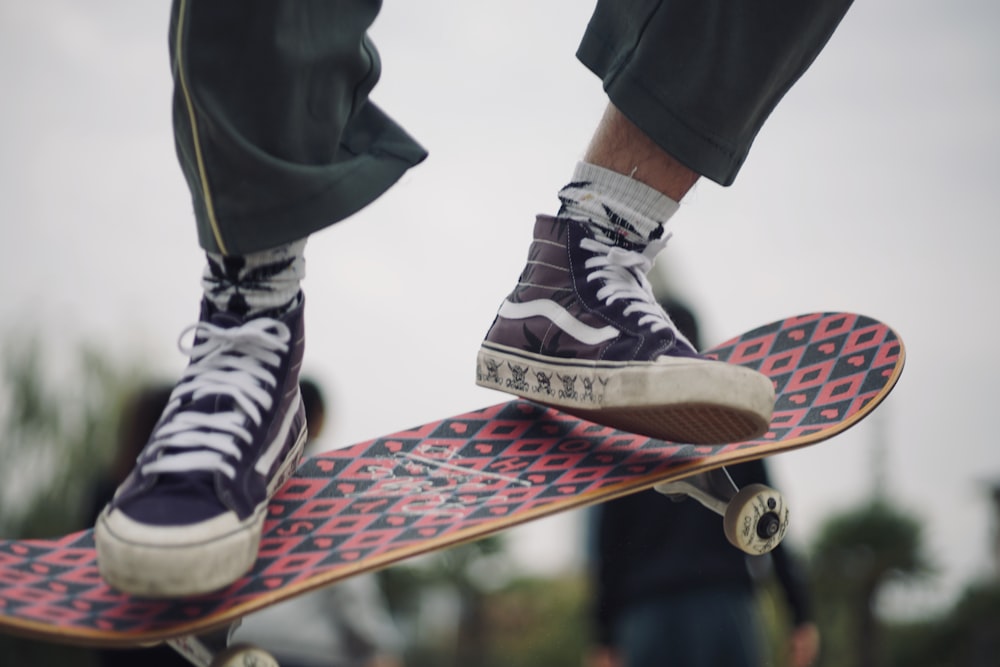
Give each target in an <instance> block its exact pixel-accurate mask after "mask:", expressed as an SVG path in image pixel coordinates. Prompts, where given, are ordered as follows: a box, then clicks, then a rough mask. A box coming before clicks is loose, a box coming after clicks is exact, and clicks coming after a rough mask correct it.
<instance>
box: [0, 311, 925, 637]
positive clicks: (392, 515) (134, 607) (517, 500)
mask: <svg viewBox="0 0 1000 667" xmlns="http://www.w3.org/2000/svg"><path fill="white" fill-rule="evenodd" d="M708 353H709V354H712V355H714V356H715V357H717V358H718V359H720V360H723V361H727V362H730V363H736V364H743V365H747V366H750V367H752V368H755V369H757V370H759V371H760V372H762V373H764V374H766V375H768V376H769V377H771V378H772V380H773V381H774V383H775V387H776V394H777V401H776V405H775V410H774V417H773V420H772V422H771V429H770V430H769V431H768V432H767V433H766V434H765V435H764V436H762V437H760V438H758V439H755V440H751V441H747V442H742V443H735V444H729V445H718V446H714V445H712V446H705V445H699V446H695V445H687V444H682V443H671V442H663V441H658V440H653V439H650V438H646V437H642V436H637V435H633V434H630V433H624V432H621V431H617V430H615V429H612V428H608V427H604V426H599V425H596V424H593V423H590V422H587V421H584V420H581V419H579V418H576V417H572V416H569V415H566V414H564V413H561V412H558V411H556V410H553V409H550V408H546V407H544V406H541V405H538V404H535V403H530V402H527V401H523V400H512V401H509V402H506V403H501V404H499V405H494V406H492V407H487V408H484V409H482V410H477V411H474V412H469V413H467V414H462V415H458V416H455V417H449V418H447V419H443V420H440V421H436V422H432V423H429V424H424V425H422V426H418V427H416V428H413V429H410V430H406V431H401V432H399V433H395V434H393V435H387V436H384V437H380V438H376V439H374V440H370V441H368V442H364V443H360V444H358V445H355V446H352V447H349V448H346V449H340V450H335V451H330V452H325V453H323V454H320V455H317V456H315V457H313V458H310V459H308V460H306V461H304V462H303V463H302V465H301V466H300V468H299V470H298V471H297V472H296V474H295V475H294V476H293V477H292V478H291V479H290V480H289V481H288V482H287V483H286V484H285V485H284V486H283V487H282V489H281V490H280V491H279V492H278V494H277V495H276V497H275V498H274V499H273V500H272V502H271V504H270V507H269V519H268V521H267V523H266V525H265V528H264V535H263V539H262V542H261V548H260V556H259V558H258V560H257V563H256V565H255V566H254V568H253V569H252V571H251V572H250V573H248V574H247V575H246V576H244V577H243V578H241V579H240V580H239V581H237V582H235V583H234V584H232V585H231V586H229V587H228V588H226V589H224V590H222V591H219V592H217V593H213V594H210V595H203V596H199V597H193V598H185V599H179V600H151V599H141V598H136V597H130V596H128V595H124V594H122V593H119V592H117V591H115V590H113V589H111V588H109V587H108V586H107V585H106V584H105V583H104V582H103V581H102V580H101V578H100V576H99V575H98V571H97V565H96V560H95V553H94V543H93V537H92V533H91V531H90V530H86V531H82V532H77V533H74V534H71V535H67V536H65V537H62V538H58V539H50V540H23V541H22V540H0V632H4V633H10V634H18V635H26V636H31V637H35V638H40V639H45V640H50V641H57V642H63V643H71V644H80V645H100V646H130V645H138V644H148V643H155V642H159V641H163V640H167V639H172V638H178V637H184V636H187V635H193V634H198V633H204V632H206V631H208V630H212V629H217V628H220V627H223V626H225V625H227V624H229V623H231V622H233V621H235V620H238V619H239V618H241V617H243V616H245V615H247V614H250V613H252V612H254V611H257V610H259V609H262V608H264V607H267V606H269V605H272V604H275V603H277V602H279V601H281V600H283V599H287V598H290V597H294V596H296V595H299V594H301V593H304V592H306V591H308V590H312V589H314V588H318V587H321V586H325V585H328V584H331V583H333V582H335V581H337V580H340V579H344V578H347V577H350V576H352V575H355V574H359V573H361V572H366V571H371V570H376V569H380V568H382V567H385V566H388V565H390V564H392V563H394V562H396V561H399V560H401V559H404V558H407V557H410V556H414V555H417V554H421V553H426V552H430V551H435V550H438V549H443V548H445V547H449V546H452V545H455V544H458V543H462V542H466V541H469V540H474V539H477V538H480V537H483V536H486V535H489V534H491V533H495V532H498V531H501V530H503V529H505V528H509V527H511V526H514V525H516V524H521V523H524V522H527V521H531V520H533V519H536V518H539V517H543V516H548V515H551V514H555V513H557V512H561V511H565V510H568V509H572V508H578V507H583V506H586V505H591V504H594V503H598V502H601V501H605V500H609V499H612V498H615V497H618V496H622V495H626V494H629V493H633V492H636V491H639V490H642V489H646V488H650V487H652V486H654V485H658V484H662V483H663V482H665V481H674V480H678V479H682V478H686V477H689V476H691V475H695V474H696V473H701V472H704V471H707V470H710V469H715V468H719V467H721V466H724V465H727V464H732V463H738V462H741V461H745V460H750V459H756V458H761V457H765V456H770V455H773V454H776V453H779V452H783V451H787V450H791V449H794V448H798V447H802V446H805V445H810V444H813V443H816V442H820V441H822V440H826V439H828V438H830V437H832V436H834V435H836V434H837V433H840V432H842V431H843V430H845V429H847V428H848V427H850V426H851V425H853V424H855V423H857V422H858V421H860V420H861V419H863V418H864V417H865V416H866V415H867V414H868V413H869V412H871V410H873V409H874V408H875V406H876V405H878V404H879V403H880V402H881V401H882V400H883V399H884V398H885V396H886V395H887V394H888V393H889V391H890V390H891V389H892V387H893V386H894V385H895V383H896V381H897V379H898V378H899V375H900V373H901V372H902V368H903V360H904V356H905V354H904V348H903V344H902V342H901V341H900V339H899V338H898V336H897V335H896V333H895V332H894V331H893V330H892V329H891V328H889V327H888V326H886V325H885V324H882V323H881V322H878V321H876V320H874V319H871V318H868V317H864V316H861V315H856V314H850V313H813V314H807V315H802V316H798V317H792V318H788V319H785V320H781V321H777V322H773V323H771V324H768V325H766V326H763V327H760V328H757V329H754V330H753V331H750V332H748V333H746V334H743V335H742V336H739V337H737V338H735V339H732V340H730V341H728V342H726V343H723V344H722V345H720V346H718V347H716V348H714V349H712V350H709V351H708ZM706 520H711V517H710V515H708V514H706Z"/></svg>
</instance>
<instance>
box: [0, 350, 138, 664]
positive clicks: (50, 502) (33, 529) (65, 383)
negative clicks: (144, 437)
mask: <svg viewBox="0 0 1000 667" xmlns="http://www.w3.org/2000/svg"><path fill="white" fill-rule="evenodd" d="M40 341H41V338H40V337H39V336H36V335H23V334H17V335H10V336H7V337H6V338H5V341H4V344H3V346H2V348H0V537H4V538H24V539H30V538H43V537H55V536H59V535H65V534H67V533H70V532H72V531H75V530H79V529H81V528H84V527H85V526H84V525H83V522H84V515H85V513H86V512H87V509H88V507H89V504H90V503H89V495H90V493H91V489H92V485H93V483H94V480H95V479H96V476H97V475H98V474H99V472H100V471H101V470H102V469H103V467H104V466H106V465H107V464H108V462H109V461H110V460H111V458H112V457H113V455H114V450H115V447H116V445H117V438H116V435H117V427H118V413H119V409H120V406H121V404H122V401H123V399H124V397H125V396H126V395H127V393H128V392H129V391H130V390H131V388H132V387H133V386H135V385H136V383H137V382H138V381H139V373H137V372H136V371H135V368H136V367H137V366H136V365H133V364H125V363H122V362H120V361H118V360H115V361H112V359H111V357H109V356H106V355H105V354H104V353H102V352H99V351H98V350H97V348H96V347H93V346H88V345H83V346H81V347H80V348H79V349H78V351H77V352H76V354H75V356H74V357H73V358H72V361H71V362H70V364H69V365H68V367H67V368H62V369H54V368H53V367H52V366H53V364H51V363H48V362H47V360H48V359H49V358H50V357H49V355H47V354H46V350H45V349H44V346H43V344H42V343H41V342H40ZM89 661H90V654H89V652H86V651H83V650H80V649H75V648H73V647H67V646H55V645H50V644H43V643H40V642H34V641H28V640H25V639H20V638H15V637H8V636H3V635H0V665H55V664H73V665H87V664H90V662H89Z"/></svg>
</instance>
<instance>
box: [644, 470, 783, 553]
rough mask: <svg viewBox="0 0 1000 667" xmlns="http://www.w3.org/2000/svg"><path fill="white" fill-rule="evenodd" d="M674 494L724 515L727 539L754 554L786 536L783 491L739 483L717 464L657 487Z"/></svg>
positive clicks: (773, 546)
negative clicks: (739, 485) (690, 499)
mask: <svg viewBox="0 0 1000 667" xmlns="http://www.w3.org/2000/svg"><path fill="white" fill-rule="evenodd" d="M653 488H654V489H656V490H657V491H658V492H660V493H662V494H663V495H665V496H668V497H670V498H683V497H689V498H694V499H695V500H697V501H698V502H699V503H701V504H702V505H704V506H705V507H707V508H708V509H710V510H712V511H713V512H715V513H716V514H719V515H720V516H722V527H723V530H724V531H725V534H726V539H728V540H729V543H730V544H732V545H733V546H734V547H736V548H737V549H739V550H741V551H744V552H746V553H748V554H752V555H761V554H766V553H768V552H769V551H771V550H772V549H774V548H775V547H776V546H778V544H780V543H781V540H782V539H783V538H784V537H785V531H786V530H787V529H788V509H787V508H786V507H785V499H784V498H783V497H782V495H781V494H780V493H778V492H777V491H775V490H774V489H772V488H770V487H769V486H765V485H764V484H750V485H747V486H745V487H743V488H742V489H740V488H739V487H737V486H736V484H735V483H734V482H733V478H732V477H730V476H729V472H728V471H727V470H726V469H725V468H716V469H714V470H709V471H707V472H703V473H699V474H697V475H692V476H691V477H686V478H684V479H680V480H675V481H670V482H663V483H661V484H657V485H656V486H654V487H653Z"/></svg>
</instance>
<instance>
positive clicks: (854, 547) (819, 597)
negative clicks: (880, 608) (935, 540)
mask: <svg viewBox="0 0 1000 667" xmlns="http://www.w3.org/2000/svg"><path fill="white" fill-rule="evenodd" d="M812 552H813V558H812V579H813V586H814V591H815V597H816V605H817V618H818V621H819V624H820V629H821V634H822V636H823V638H824V639H823V655H822V661H823V664H825V665H829V666H837V667H839V666H841V665H843V666H844V667H848V666H850V667H878V666H879V665H882V664H885V658H884V656H883V653H882V648H881V639H882V638H881V632H880V630H881V628H880V624H879V619H878V617H877V614H876V603H877V600H878V595H879V592H880V591H881V590H882V589H883V587H884V586H885V585H887V584H888V583H890V582H896V581H907V580H914V579H917V578H921V577H926V576H928V575H930V574H931V573H932V568H931V567H930V564H929V561H928V558H927V556H926V554H925V547H924V544H923V540H922V528H921V524H920V522H919V521H918V520H917V519H916V518H914V517H913V516H911V515H909V514H907V513H905V512H903V511H902V510H900V509H898V508H896V507H894V506H892V505H891V504H890V503H889V501H888V500H886V499H885V498H882V497H876V498H875V499H874V500H872V501H871V502H869V503H868V504H866V505H864V506H862V507H860V508H858V509H856V510H853V511H849V512H846V513H844V514H840V515H838V516H834V517H832V518H830V519H828V520H827V522H826V523H825V524H824V526H823V527H822V528H821V530H820V534H819V537H818V538H817V540H816V542H815V545H814V546H813V549H812Z"/></svg>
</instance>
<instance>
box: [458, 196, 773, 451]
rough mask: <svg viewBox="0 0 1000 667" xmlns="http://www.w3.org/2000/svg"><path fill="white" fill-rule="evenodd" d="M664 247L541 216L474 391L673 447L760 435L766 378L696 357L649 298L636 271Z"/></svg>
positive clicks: (769, 398)
mask: <svg viewBox="0 0 1000 667" xmlns="http://www.w3.org/2000/svg"><path fill="white" fill-rule="evenodd" d="M665 243H666V240H665V239H664V240H654V241H651V242H650V243H649V244H648V245H647V246H646V247H644V248H642V247H638V246H634V245H631V244H629V243H628V242H626V241H624V240H621V239H619V240H618V241H617V243H616V244H613V243H612V241H611V240H610V239H608V238H606V237H603V236H601V235H599V234H597V233H595V232H594V231H593V230H592V228H591V227H590V226H588V225H586V224H583V223H579V222H576V221H573V220H564V219H557V218H551V217H546V216H540V217H539V218H538V220H537V221H536V223H535V234H534V242H533V243H532V244H531V248H530V250H529V252H528V263H527V266H526V267H525V269H524V271H523V272H522V274H521V277H520V280H519V281H518V284H517V287H516V288H515V289H514V291H513V292H511V294H510V295H509V296H508V297H507V299H506V300H505V301H504V302H503V304H501V306H500V310H499V312H498V313H497V316H496V319H495V320H494V321H493V325H492V327H490V330H489V332H488V333H487V335H486V339H485V340H484V341H483V344H482V346H481V347H480V350H479V356H478V359H477V368H476V383H477V384H479V385H481V386H483V387H489V388H491V389H499V390H501V391H505V392H508V393H511V394H515V395H517V396H521V397H523V398H527V399H530V400H533V401H537V402H539V403H545V404H548V405H552V406H554V407H556V408H558V409H560V410H563V411H566V412H570V413H573V414H576V415H579V416H581V417H583V418H585V419H589V420H591V421H595V422H598V423H602V424H606V425H608V426H613V427H615V428H620V429H622V430H625V431H629V432H633V433H640V434H644V435H649V436H651V437H655V438H661V439H665V440H672V441H676V442H686V443H695V444H708V443H727V442H739V441H741V440H746V439H749V438H752V437H755V436H757V435H760V434H762V433H764V432H766V430H767V428H768V425H769V424H770V420H771V411H772V410H773V407H774V386H773V384H772V383H771V381H770V380H769V379H768V378H767V377H765V376H764V375H762V374H760V373H757V372H756V371H753V370H750V369H747V368H743V367H741V366H736V365H731V364H726V363H722V362H719V361H713V360H709V359H705V358H703V357H701V356H699V355H698V354H697V352H696V351H695V350H694V348H693V347H692V346H691V344H690V343H689V342H688V341H687V340H686V339H685V338H684V337H683V336H682V335H681V334H680V332H678V331H677V328H676V327H675V326H674V323H673V322H671V321H670V318H669V317H668V316H667V314H666V313H665V312H664V311H663V308H662V307H661V306H660V305H659V304H658V303H657V302H656V300H655V299H654V297H653V293H652V289H651V287H650V285H649V282H648V281H647V280H646V273H647V272H648V271H649V269H650V267H651V266H652V262H653V257H654V256H655V255H656V253H657V252H659V250H661V249H662V247H663V246H664V245H665Z"/></svg>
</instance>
